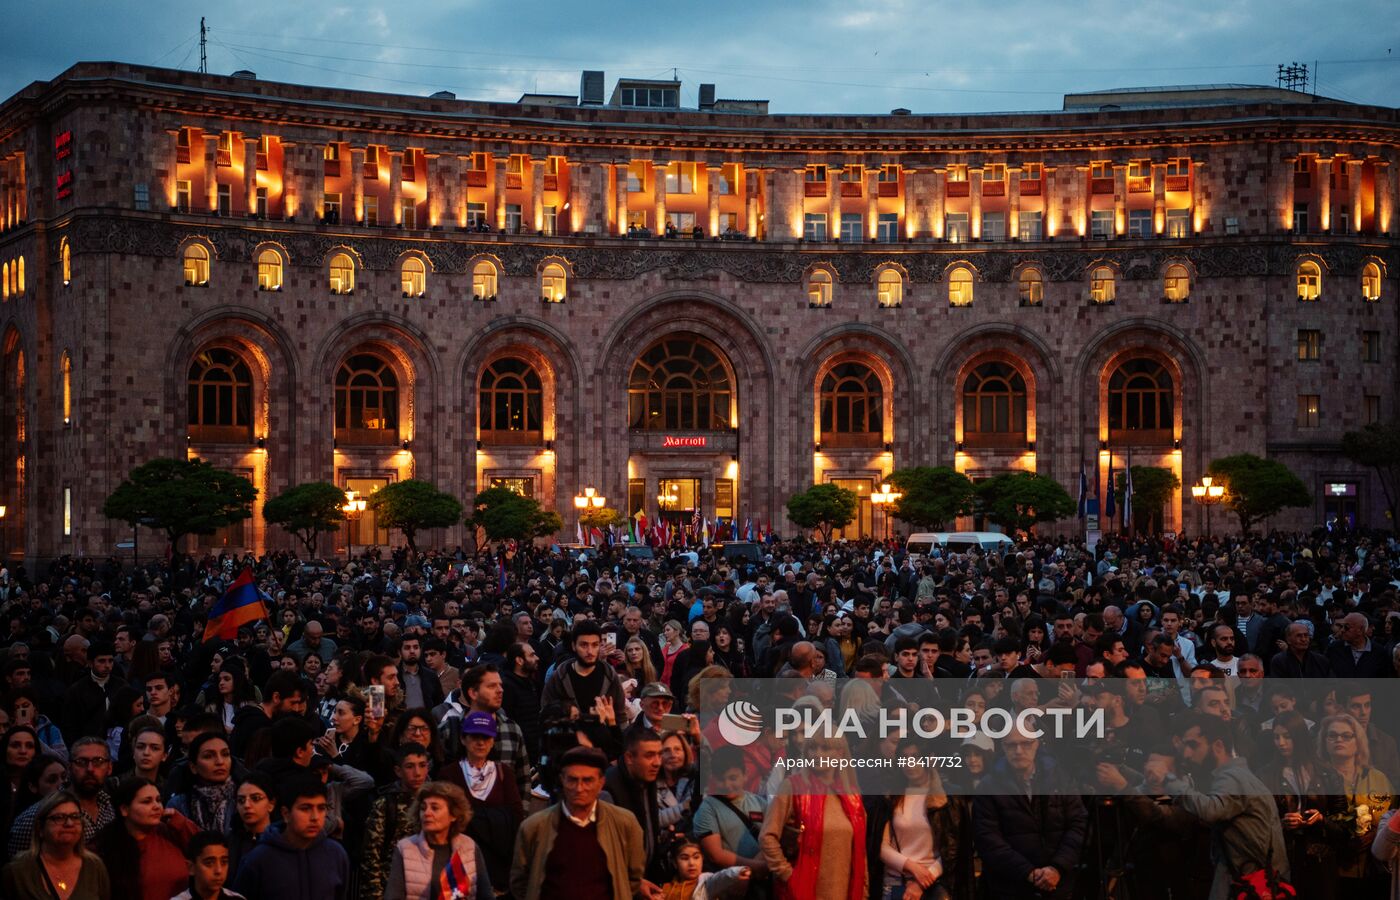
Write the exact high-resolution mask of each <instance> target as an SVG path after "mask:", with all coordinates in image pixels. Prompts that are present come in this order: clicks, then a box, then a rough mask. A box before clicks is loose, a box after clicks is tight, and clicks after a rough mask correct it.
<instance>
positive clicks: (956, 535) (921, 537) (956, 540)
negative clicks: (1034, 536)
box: [905, 531, 1016, 556]
mask: <svg viewBox="0 0 1400 900" xmlns="http://www.w3.org/2000/svg"><path fill="white" fill-rule="evenodd" d="M935 547H937V548H939V549H940V550H943V551H945V552H947V553H966V552H967V551H968V550H971V549H972V548H974V547H977V548H980V549H981V550H982V551H983V552H984V553H1005V552H1007V551H1008V550H1013V549H1015V547H1016V542H1015V541H1013V540H1011V538H1009V537H1007V536H1006V535H1004V534H1002V533H1001V532H999V531H926V532H922V533H919V534H911V535H909V540H908V542H907V543H906V544H905V549H906V550H908V551H909V552H910V553H914V554H918V555H919V556H928V555H929V554H930V553H932V552H933V548H935Z"/></svg>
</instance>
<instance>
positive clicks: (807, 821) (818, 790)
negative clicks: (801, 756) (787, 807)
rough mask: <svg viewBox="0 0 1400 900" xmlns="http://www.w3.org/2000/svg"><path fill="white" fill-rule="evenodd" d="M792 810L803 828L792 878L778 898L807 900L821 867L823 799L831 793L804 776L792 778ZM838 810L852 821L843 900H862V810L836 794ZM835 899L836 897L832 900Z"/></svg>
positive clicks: (852, 798)
mask: <svg viewBox="0 0 1400 900" xmlns="http://www.w3.org/2000/svg"><path fill="white" fill-rule="evenodd" d="M792 781H793V795H792V803H793V809H794V810H796V814H797V815H796V818H797V821H799V822H802V823H803V824H804V825H805V827H804V828H803V830H802V837H801V838H800V839H799V841H798V844H797V861H796V862H794V863H793V864H792V877H791V878H789V879H788V880H787V883H786V884H783V885H780V891H779V895H780V896H787V897H791V898H793V900H807V898H811V897H815V896H816V894H817V869H818V867H819V866H820V865H821V855H822V835H823V833H824V828H823V826H824V825H825V824H826V798H827V795H828V794H829V793H830V792H829V791H827V790H826V789H825V787H824V786H823V785H820V784H818V783H817V782H815V781H814V780H812V779H811V778H809V777H808V776H805V775H798V776H795V777H794V778H793V779H792ZM836 799H837V800H838V801H840V803H841V810H842V811H843V812H844V813H845V814H846V818H847V819H849V820H850V822H851V835H852V840H851V872H850V877H849V879H848V881H847V888H846V900H865V879H866V871H865V807H864V806H863V805H862V804H861V802H860V797H858V796H856V795H853V794H837V795H836ZM832 900H837V898H832Z"/></svg>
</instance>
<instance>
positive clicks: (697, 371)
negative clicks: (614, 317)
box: [627, 335, 734, 431]
mask: <svg viewBox="0 0 1400 900" xmlns="http://www.w3.org/2000/svg"><path fill="white" fill-rule="evenodd" d="M733 391H734V388H733V386H732V385H731V384H730V380H729V370H728V369H727V368H725V365H724V361H723V360H722V359H721V358H720V355H719V351H717V350H716V349H715V348H714V347H713V346H711V345H710V344H709V343H706V342H704V341H701V340H699V339H698V338H693V337H688V336H683V335H682V336H676V337H670V338H663V339H662V340H659V341H657V342H656V343H655V344H652V345H651V347H650V348H648V349H647V351H646V352H645V353H643V354H642V355H641V356H640V357H638V358H637V361H636V362H635V363H634V364H633V365H632V375H631V378H629V379H628V382H627V422H628V427H629V428H641V429H650V430H660V429H675V430H698V431H723V430H728V429H729V427H730V411H731V406H732V404H733V401H734V393H733Z"/></svg>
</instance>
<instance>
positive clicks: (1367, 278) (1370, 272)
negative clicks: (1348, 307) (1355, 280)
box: [1361, 262, 1381, 303]
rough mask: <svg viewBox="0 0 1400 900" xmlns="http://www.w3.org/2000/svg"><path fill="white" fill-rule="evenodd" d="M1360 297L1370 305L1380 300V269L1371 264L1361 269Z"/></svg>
mask: <svg viewBox="0 0 1400 900" xmlns="http://www.w3.org/2000/svg"><path fill="white" fill-rule="evenodd" d="M1361 296H1362V297H1364V298H1365V299H1366V300H1367V301H1369V302H1371V303H1375V302H1376V301H1377V300H1379V299H1381V267H1380V266H1378V265H1376V264H1375V263H1373V262H1368V263H1367V264H1366V265H1364V266H1362V267H1361Z"/></svg>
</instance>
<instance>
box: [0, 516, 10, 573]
mask: <svg viewBox="0 0 1400 900" xmlns="http://www.w3.org/2000/svg"><path fill="white" fill-rule="evenodd" d="M9 558H10V533H9V532H8V531H7V530H5V507H4V506H0V566H3V565H4V564H5V561H6V560H8V559H9Z"/></svg>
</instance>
